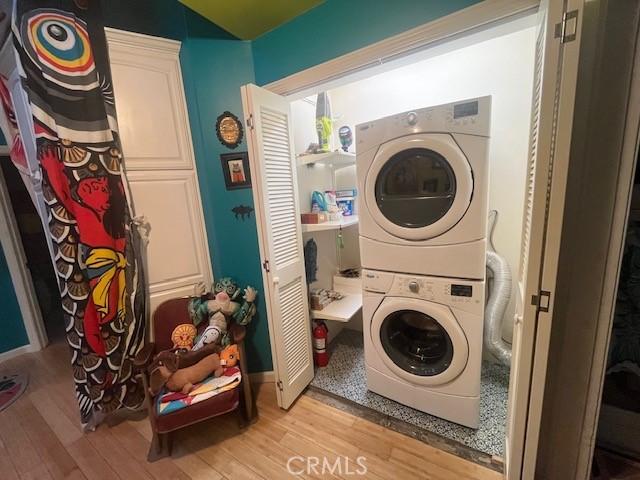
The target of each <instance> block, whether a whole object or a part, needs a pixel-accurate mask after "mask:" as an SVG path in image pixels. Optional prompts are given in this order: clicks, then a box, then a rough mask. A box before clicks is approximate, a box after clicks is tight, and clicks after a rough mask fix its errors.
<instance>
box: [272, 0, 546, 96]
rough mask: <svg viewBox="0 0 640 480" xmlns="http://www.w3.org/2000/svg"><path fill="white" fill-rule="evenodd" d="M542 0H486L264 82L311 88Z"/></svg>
mask: <svg viewBox="0 0 640 480" xmlns="http://www.w3.org/2000/svg"><path fill="white" fill-rule="evenodd" d="M539 3H540V1H539V0H484V1H483V2H479V3H477V4H475V5H472V6H470V7H467V8H464V9H462V10H459V11H457V12H454V13H451V14H449V15H446V16H444V17H442V18H439V19H437V20H433V21H431V22H428V23H425V24H424V25H420V26H419V27H415V28H412V29H410V30H407V31H405V32H403V33H400V34H398V35H394V36H392V37H389V38H385V39H384V40H381V41H379V42H376V43H373V44H371V45H367V46H366V47H363V48H360V49H358V50H355V51H353V52H349V53H346V54H345V55H342V56H340V57H337V58H334V59H332V60H329V61H327V62H324V63H321V64H320V65H315V66H313V67H310V68H307V69H306V70H302V71H300V72H297V73H294V74H292V75H289V76H288V77H285V78H283V79H280V80H276V81H275V82H271V83H269V84H267V85H265V87H264V88H266V89H267V90H270V91H272V92H274V93H277V94H278V95H284V96H288V95H292V94H295V93H298V92H302V91H304V90H309V89H312V88H314V87H318V86H320V85H322V84H325V83H327V82H329V81H332V80H336V79H338V78H340V77H344V76H346V75H350V74H353V73H356V72H358V71H362V70H366V69H368V68H371V67H374V66H378V65H381V64H383V63H387V62H390V61H392V60H396V59H398V58H400V57H403V56H406V55H408V54H411V53H415V52H418V51H420V50H423V49H425V48H428V47H430V46H434V45H436V44H438V43H442V42H445V41H450V40H453V39H454V38H456V37H460V36H463V35H466V34H469V33H471V32H473V31H477V30H481V29H482V28H484V27H487V26H489V25H491V24H495V23H498V22H502V21H507V20H508V19H511V18H513V17H514V16H519V15H526V14H528V13H531V12H532V11H534V10H535V9H537V8H538V4H539Z"/></svg>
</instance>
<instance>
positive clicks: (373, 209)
mask: <svg viewBox="0 0 640 480" xmlns="http://www.w3.org/2000/svg"><path fill="white" fill-rule="evenodd" d="M472 194H473V175H472V172H471V166H470V165H469V162H468V160H467V158H466V156H465V155H464V153H463V152H462V150H461V149H460V147H459V146H458V144H457V143H456V142H455V140H454V139H453V137H452V136H451V135H447V134H415V135H408V136H406V137H401V138H397V139H395V140H392V141H390V142H387V143H385V144H383V145H381V146H380V149H379V150H378V152H377V153H376V156H375V158H374V160H373V162H372V164H371V167H370V169H369V171H368V172H367V177H366V182H365V202H366V204H367V209H368V211H369V212H370V213H371V215H372V217H373V218H374V220H375V221H376V223H378V225H380V226H381V227H382V228H383V229H384V230H386V231H387V232H388V233H390V234H391V235H394V236H396V237H398V238H402V239H406V240H428V239H430V238H434V237H437V236H438V235H442V234H443V233H444V232H446V231H448V230H449V229H451V228H452V227H453V226H455V225H456V224H457V223H458V222H459V221H460V220H461V219H462V217H463V216H464V215H465V213H466V212H467V210H468V208H469V205H470V204H471V196H472Z"/></svg>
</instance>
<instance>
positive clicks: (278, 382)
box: [276, 380, 284, 392]
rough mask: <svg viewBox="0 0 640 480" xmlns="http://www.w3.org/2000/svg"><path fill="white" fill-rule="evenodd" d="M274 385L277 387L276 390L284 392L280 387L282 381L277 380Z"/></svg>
mask: <svg viewBox="0 0 640 480" xmlns="http://www.w3.org/2000/svg"><path fill="white" fill-rule="evenodd" d="M276 385H277V386H278V390H280V391H281V392H282V391H283V390H284V388H283V387H282V380H278V381H277V382H276Z"/></svg>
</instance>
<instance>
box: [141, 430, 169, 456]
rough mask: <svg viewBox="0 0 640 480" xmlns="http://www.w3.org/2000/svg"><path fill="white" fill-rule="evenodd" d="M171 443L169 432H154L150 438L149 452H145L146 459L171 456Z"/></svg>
mask: <svg viewBox="0 0 640 480" xmlns="http://www.w3.org/2000/svg"><path fill="white" fill-rule="evenodd" d="M172 443H173V442H172V437H171V432H169V433H156V432H154V433H153V438H152V440H151V446H150V447H149V453H148V454H147V461H148V462H155V461H156V460H160V459H161V458H165V457H169V456H171V450H172Z"/></svg>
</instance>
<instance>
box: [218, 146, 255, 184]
mask: <svg viewBox="0 0 640 480" xmlns="http://www.w3.org/2000/svg"><path fill="white" fill-rule="evenodd" d="M220 160H221V161H222V172H223V173H224V183H225V185H226V186H227V190H235V189H236V188H251V173H250V171H249V156H248V155H247V152H238V153H223V154H221V155H220Z"/></svg>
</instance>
